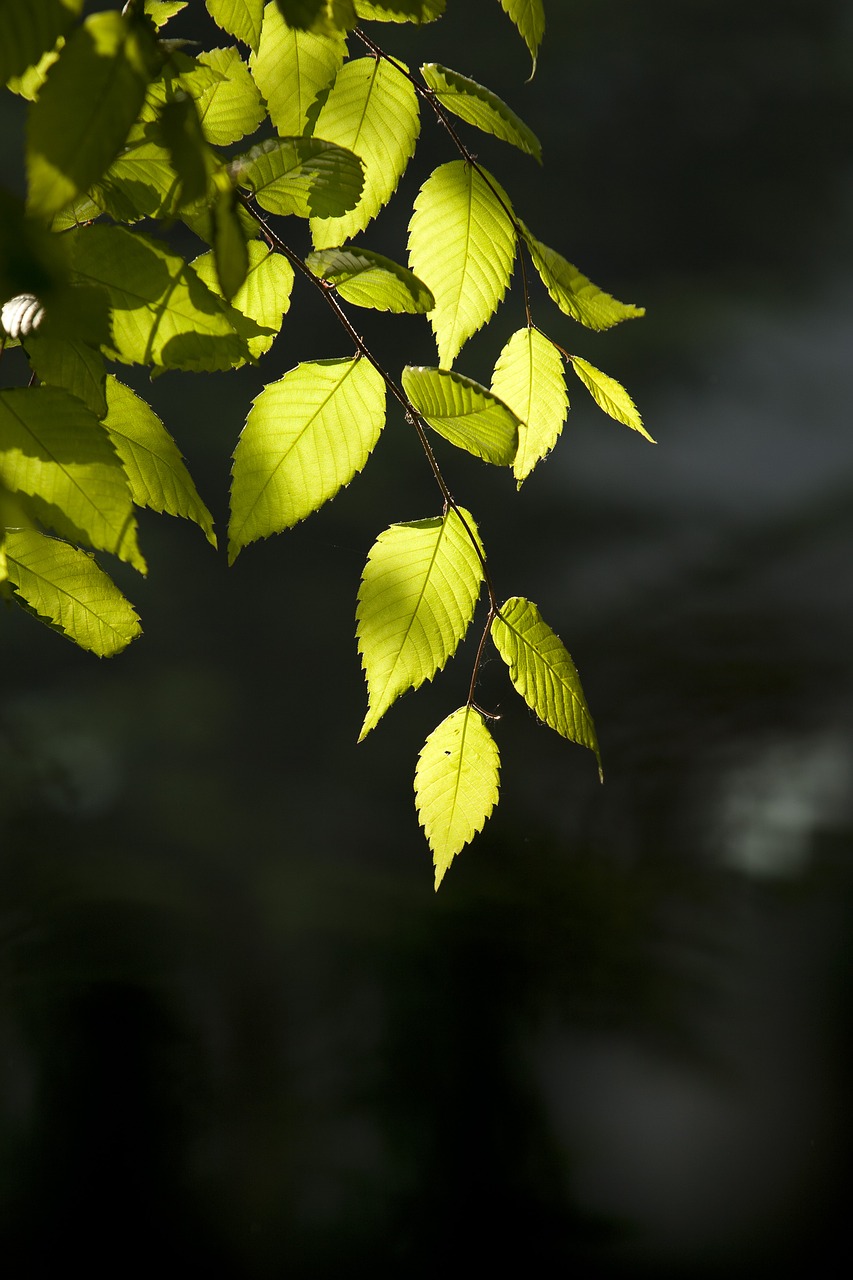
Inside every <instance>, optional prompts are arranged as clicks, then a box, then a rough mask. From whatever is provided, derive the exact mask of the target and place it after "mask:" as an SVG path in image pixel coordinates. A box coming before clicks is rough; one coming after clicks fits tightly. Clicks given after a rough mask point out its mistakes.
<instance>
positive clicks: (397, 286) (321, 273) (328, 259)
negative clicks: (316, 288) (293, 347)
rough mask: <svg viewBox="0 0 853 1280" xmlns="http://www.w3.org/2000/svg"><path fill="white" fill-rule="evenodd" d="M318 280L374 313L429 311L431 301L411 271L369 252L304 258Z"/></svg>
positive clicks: (336, 251)
mask: <svg viewBox="0 0 853 1280" xmlns="http://www.w3.org/2000/svg"><path fill="white" fill-rule="evenodd" d="M305 265H306V266H307V267H308V268H309V270H311V271H313V273H314V275H315V276H317V277H318V279H320V280H326V281H327V282H328V283H329V284H333V285H334V286H335V288H336V289H337V291H338V293H339V294H340V295H341V297H342V298H343V299H344V300H345V301H346V302H351V303H352V304H353V306H356V307H373V308H374V309H375V310H377V311H396V312H404V311H409V312H414V313H418V312H424V311H430V310H431V309H432V308H433V306H434V305H435V299H434V298H433V296H432V294H431V293H430V291H429V289H428V288H427V287H426V285H425V284H424V283H423V281H422V280H419V279H418V278H417V276H416V275H413V274H412V272H411V271H407V270H406V268H405V267H401V266H400V264H399V263H398V262H394V261H392V259H391V258H385V257H383V255H382V254H381V253H372V252H371V251H370V250H369V249H360V248H356V246H355V245H352V246H351V247H350V248H346V249H321V250H319V252H317V253H311V254H309V255H308V257H307V258H306V259H305Z"/></svg>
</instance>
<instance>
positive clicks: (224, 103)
mask: <svg viewBox="0 0 853 1280" xmlns="http://www.w3.org/2000/svg"><path fill="white" fill-rule="evenodd" d="M198 60H199V62H200V63H201V64H202V65H203V66H206V67H210V68H212V70H214V71H217V72H218V73H219V75H220V76H222V79H221V80H218V81H215V82H214V83H213V84H211V85H210V86H209V87H207V88H206V89H205V90H204V92H203V93H202V94H201V95H200V96H199V97H198V98H197V99H196V106H197V107H198V114H199V119H200V120H201V124H202V128H203V129H204V135H205V137H206V138H207V140H208V142H211V143H213V144H214V146H218V147H224V146H226V145H227V144H228V143H229V142H239V140H240V139H241V138H243V137H245V136H246V134H247V133H254V131H255V130H256V129H257V127H258V125H259V124H260V123H261V121H262V120H263V119H264V117H265V116H266V111H265V109H264V104H263V102H262V101H261V95H260V94H259V93H258V90H257V88H256V86H255V82H254V80H253V79H252V77H251V76H250V75H249V68H248V67H247V66H246V64H245V62H244V61H243V59H242V58H241V57H240V55H239V53H238V52H237V50H236V49H234V48H233V47H232V48H230V49H211V50H209V52H207V53H200V54H199V59H198Z"/></svg>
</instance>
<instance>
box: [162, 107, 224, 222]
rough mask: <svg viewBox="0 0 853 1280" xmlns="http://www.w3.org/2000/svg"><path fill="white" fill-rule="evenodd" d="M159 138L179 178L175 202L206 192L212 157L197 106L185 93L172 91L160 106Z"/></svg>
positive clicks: (196, 197) (196, 196)
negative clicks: (169, 96) (173, 92)
mask: <svg viewBox="0 0 853 1280" xmlns="http://www.w3.org/2000/svg"><path fill="white" fill-rule="evenodd" d="M159 125H160V137H161V139H162V141H163V142H164V143H165V144H166V149H167V151H168V153H169V159H170V161H171V163H172V168H173V169H174V171H175V173H176V174H177V175H178V178H179V180H180V193H179V196H178V205H179V206H180V205H185V204H192V203H193V201H195V200H199V199H201V197H202V196H204V195H205V194H206V193H207V189H208V186H209V182H210V176H211V172H212V168H213V162H212V156H211V153H210V149H209V148H208V145H207V140H206V138H205V136H204V132H203V130H202V127H201V120H200V119H199V114H198V108H197V107H196V104H195V102H194V101H193V99H192V98H191V97H190V96H189V94H187V93H184V92H183V91H178V92H177V93H175V94H174V95H173V96H172V97H171V98H169V99H168V101H166V102H164V103H163V105H162V107H161V108H160V119H159Z"/></svg>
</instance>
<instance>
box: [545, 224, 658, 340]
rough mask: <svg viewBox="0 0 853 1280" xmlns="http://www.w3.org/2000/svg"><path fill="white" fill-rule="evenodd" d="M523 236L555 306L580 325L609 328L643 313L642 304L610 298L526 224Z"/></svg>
mask: <svg viewBox="0 0 853 1280" xmlns="http://www.w3.org/2000/svg"><path fill="white" fill-rule="evenodd" d="M524 239H525V242H526V244H527V246H528V248H529V249H530V255H531V257H532V258H533V264H534V266H535V267H536V270H537V271H538V272H539V275H540V277H541V279H542V283H543V284H544V285H545V288H546V289H547V290H548V292H549V293H550V295H551V297H552V298H553V299H554V301H555V302H556V304H557V306H558V307H559V308H560V310H561V311H564V312H565V313H566V315H567V316H571V317H572V319H573V320H577V321H578V323H579V324H582V325H586V327H587V329H597V330H602V329H612V328H613V326H614V325H615V324H621V322H622V321H623V320H633V319H635V318H636V317H638V316H644V315H645V314H646V312H645V308H644V307H635V306H634V305H633V304H632V303H629V302H617V301H616V299H615V298H611V296H610V294H609V293H605V292H604V290H603V289H599V288H598V286H597V285H594V284H593V283H592V281H591V280H587V278H586V276H585V275H583V274H582V273H581V272H580V271H578V269H577V267H573V266H572V264H571V263H570V262H567V261H566V259H565V258H564V257H562V255H561V254H559V253H557V252H556V251H555V250H554V249H549V248H548V246H547V245H544V244H542V243H541V242H540V241H539V240H537V239H536V237H535V236H533V235H531V233H530V231H529V230H528V229H527V227H525V228H524Z"/></svg>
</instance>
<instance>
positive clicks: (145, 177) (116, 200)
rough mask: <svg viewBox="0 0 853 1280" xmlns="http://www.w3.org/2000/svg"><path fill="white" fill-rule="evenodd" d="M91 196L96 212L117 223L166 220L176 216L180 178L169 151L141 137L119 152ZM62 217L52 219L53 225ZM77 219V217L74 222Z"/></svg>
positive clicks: (151, 140) (154, 140)
mask: <svg viewBox="0 0 853 1280" xmlns="http://www.w3.org/2000/svg"><path fill="white" fill-rule="evenodd" d="M91 194H92V198H93V199H94V201H95V203H96V205H97V207H98V210H99V211H100V210H102V211H103V212H104V213H108V214H109V215H110V217H111V218H114V219H115V220H116V222H129V223H134V222H139V221H140V219H142V218H168V217H173V216H174V215H175V214H176V213H177V210H178V203H179V199H180V194H181V179H180V175H179V174H178V173H176V171H175V167H174V165H173V163H172V157H171V155H170V154H169V151H168V149H167V148H166V147H165V146H164V145H163V144H162V143H161V142H160V141H158V140H157V139H153V138H148V137H140V138H137V139H135V140H134V141H132V142H131V143H130V144H129V145H128V146H127V147H126V148H125V149H124V150H123V151H122V153H121V155H120V156H119V157H118V158H117V159H116V160H115V161H114V162H113V163H112V164H111V165H110V167H109V169H107V171H106V173H105V174H104V175H103V176H102V178H101V180H100V182H98V183H96V184H95V186H93V187H92V191H91ZM61 217H62V214H59V215H58V217H57V218H55V219H54V226H57V222H58V219H59V218H61ZM80 220H81V219H80V218H79V215H78V217H77V219H76V221H77V222H79V221H80ZM71 225H73V222H72V223H71ZM57 229H59V228H57Z"/></svg>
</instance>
